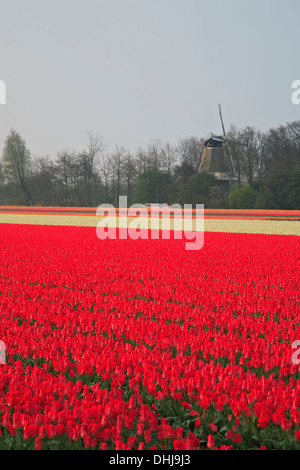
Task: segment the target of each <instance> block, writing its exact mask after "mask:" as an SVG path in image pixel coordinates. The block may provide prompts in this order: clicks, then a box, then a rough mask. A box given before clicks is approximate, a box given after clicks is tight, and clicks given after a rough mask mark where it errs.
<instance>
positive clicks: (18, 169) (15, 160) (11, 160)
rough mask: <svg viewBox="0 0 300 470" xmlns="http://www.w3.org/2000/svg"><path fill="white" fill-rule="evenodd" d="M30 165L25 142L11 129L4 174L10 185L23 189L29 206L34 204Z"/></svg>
mask: <svg viewBox="0 0 300 470" xmlns="http://www.w3.org/2000/svg"><path fill="white" fill-rule="evenodd" d="M30 163H31V155H30V151H29V150H28V149H27V147H26V142H25V140H24V139H22V137H21V135H20V134H19V133H18V132H17V131H16V130H14V129H11V131H10V133H9V134H8V136H7V137H6V140H5V145H4V149H3V154H2V167H3V174H4V177H5V178H6V179H7V181H8V183H11V184H15V185H16V186H17V187H18V188H20V189H21V191H22V192H23V194H24V196H25V200H26V203H27V205H29V206H31V205H32V204H33V198H32V195H31V192H30V190H29V185H28V176H29V171H30Z"/></svg>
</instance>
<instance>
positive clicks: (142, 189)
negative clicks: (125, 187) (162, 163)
mask: <svg viewBox="0 0 300 470" xmlns="http://www.w3.org/2000/svg"><path fill="white" fill-rule="evenodd" d="M171 184H172V176H171V174H170V173H167V172H164V171H161V170H158V169H155V168H149V169H147V170H146V171H145V172H144V173H142V174H141V175H139V177H138V184H137V190H136V193H135V196H134V202H135V203H139V204H144V203H146V202H151V203H160V202H166V203H169V201H168V193H169V189H170V185H171Z"/></svg>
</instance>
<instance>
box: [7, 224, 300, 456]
mask: <svg viewBox="0 0 300 470" xmlns="http://www.w3.org/2000/svg"><path fill="white" fill-rule="evenodd" d="M0 244H1V251H0V340H1V341H3V342H4V344H5V348H6V351H5V352H6V363H5V364H0V433H1V436H0V448H5V449H11V448H13V449H34V448H35V449H101V450H105V449H112V450H115V449H116V450H130V449H134V450H135V449H140V450H143V449H145V450H146V449H150V450H155V449H158V450H163V449H167V450H197V449H204V448H205V449H206V448H209V449H226V450H227V449H265V448H266V449H299V448H300V442H299V440H300V393H299V392H300V369H299V368H300V366H299V365H298V364H297V363H296V362H295V361H292V359H291V358H292V354H293V352H294V350H293V349H292V343H293V342H294V341H295V340H297V339H300V328H299V325H300V294H299V274H300V268H299V261H300V250H299V248H300V238H299V237H296V236H276V235H251V234H229V233H228V234H226V233H222V234H220V233H206V234H205V242H204V247H203V248H202V249H201V250H200V251H192V252H189V251H186V250H185V249H184V246H185V245H184V244H185V241H184V239H183V240H173V239H171V240H142V239H138V240H130V239H128V240H118V239H116V240H109V239H108V240H104V241H100V240H99V239H98V238H97V236H96V231H95V229H94V228H90V227H56V226H34V225H14V224H5V225H2V226H1V232H0Z"/></svg>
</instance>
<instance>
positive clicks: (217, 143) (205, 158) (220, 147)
mask: <svg viewBox="0 0 300 470" xmlns="http://www.w3.org/2000/svg"><path fill="white" fill-rule="evenodd" d="M219 114H220V119H221V124H222V129H223V136H219V135H214V134H212V135H211V137H210V138H209V139H207V140H206V141H205V142H204V151H203V153H202V157H201V162H200V165H199V169H198V173H202V172H207V173H210V174H213V175H214V176H215V178H216V179H217V180H218V184H219V185H220V187H221V190H222V191H224V192H229V191H230V188H231V187H232V185H233V183H234V181H235V170H234V165H233V160H232V158H231V153H230V148H229V147H228V144H227V141H226V133H225V127H224V123H223V117H222V111H221V105H219ZM226 146H227V149H228V151H229V152H228V153H229V157H230V158H229V160H228V158H226V156H225V153H224V147H225V148H226Z"/></svg>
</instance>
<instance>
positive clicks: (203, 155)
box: [198, 139, 206, 173]
mask: <svg viewBox="0 0 300 470" xmlns="http://www.w3.org/2000/svg"><path fill="white" fill-rule="evenodd" d="M203 146H204V140H203V139H202V142H201V159H200V165H199V169H198V173H200V170H201V168H202V165H203V162H204V159H205V152H206V148H205V149H204V152H203Z"/></svg>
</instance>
